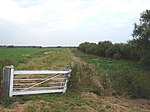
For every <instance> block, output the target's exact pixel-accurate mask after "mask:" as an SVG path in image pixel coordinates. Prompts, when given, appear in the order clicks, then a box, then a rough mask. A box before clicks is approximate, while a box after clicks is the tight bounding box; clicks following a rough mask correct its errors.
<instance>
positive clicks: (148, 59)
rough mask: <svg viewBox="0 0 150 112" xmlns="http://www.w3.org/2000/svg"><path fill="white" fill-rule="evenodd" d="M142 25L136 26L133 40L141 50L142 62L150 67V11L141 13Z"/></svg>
mask: <svg viewBox="0 0 150 112" xmlns="http://www.w3.org/2000/svg"><path fill="white" fill-rule="evenodd" d="M139 21H140V23H139V24H137V23H135V24H134V30H133V34H132V36H133V38H134V43H135V44H136V47H138V48H139V49H138V50H139V54H140V61H141V62H142V63H143V64H145V65H150V10H146V11H144V12H143V13H141V16H140V19H139Z"/></svg>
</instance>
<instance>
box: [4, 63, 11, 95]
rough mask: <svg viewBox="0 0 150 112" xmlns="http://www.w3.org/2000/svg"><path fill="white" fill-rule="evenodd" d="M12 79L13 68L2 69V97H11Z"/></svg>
mask: <svg viewBox="0 0 150 112" xmlns="http://www.w3.org/2000/svg"><path fill="white" fill-rule="evenodd" d="M13 77H14V67H13V66H6V67H4V68H3V74H2V97H12V96H13Z"/></svg>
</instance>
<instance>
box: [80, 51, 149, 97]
mask: <svg viewBox="0 0 150 112" xmlns="http://www.w3.org/2000/svg"><path fill="white" fill-rule="evenodd" d="M80 57H81V58H82V59H83V60H84V61H86V62H88V63H89V64H92V65H94V66H95V68H96V69H97V70H98V71H99V73H100V74H101V75H102V76H100V77H101V78H102V80H101V84H102V86H103V87H104V88H105V90H107V93H108V92H109V93H112V94H117V95H128V96H130V97H132V98H150V83H149V80H150V75H149V74H150V71H149V69H148V68H145V67H144V66H142V65H140V64H138V63H137V62H132V61H127V60H114V59H111V58H103V57H98V56H93V55H86V54H84V53H81V54H80Z"/></svg>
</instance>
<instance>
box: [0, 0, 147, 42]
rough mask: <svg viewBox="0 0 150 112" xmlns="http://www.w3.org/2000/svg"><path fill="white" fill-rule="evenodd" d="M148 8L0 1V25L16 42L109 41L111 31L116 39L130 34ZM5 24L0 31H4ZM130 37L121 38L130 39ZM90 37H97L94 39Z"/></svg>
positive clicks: (78, 1) (128, 0) (107, 1)
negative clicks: (62, 39) (86, 39)
mask: <svg viewBox="0 0 150 112" xmlns="http://www.w3.org/2000/svg"><path fill="white" fill-rule="evenodd" d="M149 4H150V1H149V0H115V1H112V0H0V23H1V22H2V20H4V21H3V22H5V23H6V24H7V26H8V27H9V25H10V28H9V29H10V30H11V28H12V31H10V32H11V34H12V35H11V37H13V38H15V39H16V40H19V38H22V39H24V40H25V38H26V41H27V40H28V39H29V40H30V41H31V39H32V40H34V41H35V38H39V39H36V40H37V41H39V40H40V38H43V36H44V38H45V39H46V40H48V39H49V40H52V37H51V36H54V38H55V37H56V41H57V40H59V39H58V38H60V37H63V38H64V39H66V38H67V39H68V38H71V39H70V41H71V40H76V41H77V39H78V40H84V39H85V37H86V36H87V37H89V36H91V39H93V40H98V39H99V38H98V36H103V35H104V36H105V35H106V34H107V35H108V37H109V38H110V37H111V36H112V35H113V34H114V33H117V31H116V30H112V29H117V30H118V35H119V36H120V35H121V34H122V33H127V31H130V30H131V29H132V24H133V23H134V22H136V21H137V19H138V18H139V15H140V13H141V12H142V11H144V10H145V9H148V8H149ZM6 24H3V25H2V26H1V27H0V28H1V29H4V27H5V25H6ZM125 28H127V30H125ZM5 29H6V28H5ZM79 29H80V30H79ZM119 29H120V31H119ZM111 30H112V31H111ZM3 31H4V30H3ZM69 31H70V32H71V34H70V32H69ZM8 32H9V31H8ZM54 32H55V33H54ZM56 32H61V33H56ZM104 32H106V33H104ZM107 32H110V33H109V34H108V33H107ZM111 32H112V34H111ZM5 33H6V32H3V33H2V32H1V34H0V35H5ZM67 33H69V35H68V34H67ZM83 33H87V34H83ZM94 33H95V34H94ZM101 34H103V35H101ZM130 34H131V32H129V33H128V34H124V35H126V36H127V35H128V37H129V36H130ZM72 35H75V36H72ZM80 35H81V36H80ZM92 35H98V36H95V38H93V37H92ZM114 35H115V36H116V34H114ZM7 36H8V35H7ZM77 36H80V37H81V38H82V39H79V38H77ZM82 36H83V37H82ZM49 37H51V38H49ZM128 37H127V38H128ZM100 39H101V38H100ZM53 40H54V39H53ZM116 40H117V39H116ZM118 40H119V41H120V39H118ZM20 41H21V40H19V41H18V42H20ZM34 41H33V42H34Z"/></svg>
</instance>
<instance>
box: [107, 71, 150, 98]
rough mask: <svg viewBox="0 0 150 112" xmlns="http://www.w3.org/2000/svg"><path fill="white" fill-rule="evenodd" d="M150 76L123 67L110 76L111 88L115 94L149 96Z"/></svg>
mask: <svg viewBox="0 0 150 112" xmlns="http://www.w3.org/2000/svg"><path fill="white" fill-rule="evenodd" d="M149 78H150V76H149V75H148V74H145V73H142V72H141V73H140V72H137V71H132V72H131V71H129V70H128V69H123V70H119V71H117V72H116V73H115V74H112V75H111V76H110V80H111V83H112V86H113V89H114V90H115V91H116V92H117V94H120V95H123V94H126V95H129V96H130V97H132V98H150V83H149Z"/></svg>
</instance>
